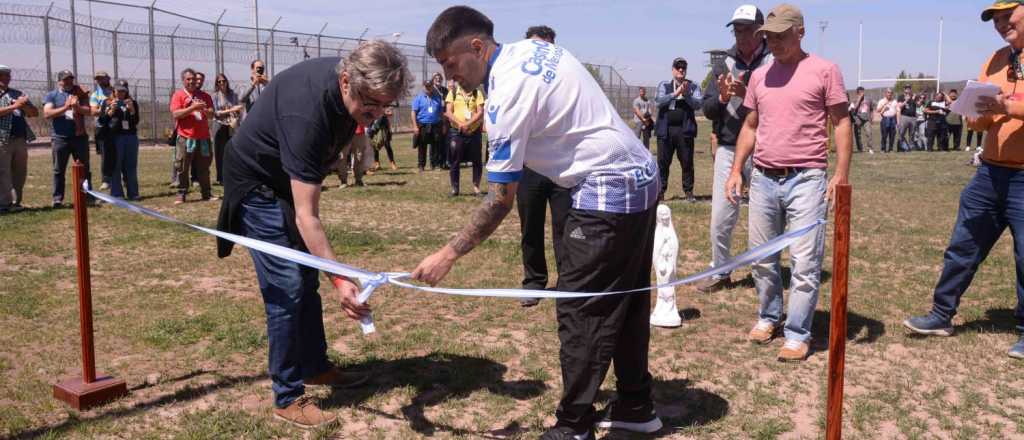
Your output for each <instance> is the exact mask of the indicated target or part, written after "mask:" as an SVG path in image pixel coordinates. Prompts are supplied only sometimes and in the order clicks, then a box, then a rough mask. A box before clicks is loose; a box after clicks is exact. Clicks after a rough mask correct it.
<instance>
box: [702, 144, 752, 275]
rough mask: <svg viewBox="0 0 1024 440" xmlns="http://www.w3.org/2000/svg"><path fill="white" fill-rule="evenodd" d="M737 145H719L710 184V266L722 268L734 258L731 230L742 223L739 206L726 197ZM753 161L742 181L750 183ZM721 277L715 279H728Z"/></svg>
mask: <svg viewBox="0 0 1024 440" xmlns="http://www.w3.org/2000/svg"><path fill="white" fill-rule="evenodd" d="M734 157H736V147H735V146H734V145H719V146H718V150H717V151H716V152H715V178H714V181H713V183H712V185H711V228H710V236H711V267H719V266H722V265H723V264H725V262H727V261H729V260H731V259H732V231H733V228H735V227H736V222H738V221H739V220H740V205H734V204H732V203H729V200H727V199H726V198H725V182H726V181H727V180H729V173H730V172H731V171H732V162H733V158H734ZM751 164H752V162H751V160H750V159H749V158H748V159H747V163H745V164H743V180H745V181H747V182H749V181H750V169H751V166H752V165H751ZM729 275H730V274H722V275H719V276H717V277H715V279H719V280H720V279H725V278H729Z"/></svg>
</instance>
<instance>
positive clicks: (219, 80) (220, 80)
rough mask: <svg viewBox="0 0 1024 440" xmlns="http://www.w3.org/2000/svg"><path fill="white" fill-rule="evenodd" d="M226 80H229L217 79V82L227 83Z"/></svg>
mask: <svg viewBox="0 0 1024 440" xmlns="http://www.w3.org/2000/svg"><path fill="white" fill-rule="evenodd" d="M226 82H227V81H224V80H222V79H218V80H217V84H224V83H226Z"/></svg>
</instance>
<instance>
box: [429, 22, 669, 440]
mask: <svg viewBox="0 0 1024 440" xmlns="http://www.w3.org/2000/svg"><path fill="white" fill-rule="evenodd" d="M493 32H494V25H493V23H491V21H490V20H489V19H488V18H487V17H486V16H484V15H483V14H481V13H480V12H478V11H476V10H474V9H472V8H469V7H465V6H454V7H451V8H448V9H446V10H445V11H444V12H442V13H441V15H439V16H438V17H437V19H436V20H435V21H434V23H433V25H432V26H431V27H430V31H429V32H428V33H427V52H428V53H430V54H431V55H432V56H433V57H434V58H435V59H436V60H437V61H438V63H440V64H441V66H442V67H443V68H444V70H445V74H446V76H448V77H449V78H453V79H455V81H456V82H458V83H459V84H460V85H461V86H462V87H463V88H464V89H473V88H476V87H477V86H479V85H481V84H483V85H484V89H485V90H486V95H487V105H486V107H485V116H484V122H485V124H486V125H487V134H488V138H489V139H488V144H489V149H490V151H491V155H490V161H489V162H488V163H487V180H488V185H489V186H490V188H489V191H488V197H487V199H486V200H485V201H484V202H483V204H482V205H481V206H480V208H478V209H477V210H476V212H474V213H473V215H472V219H471V221H470V223H469V224H468V225H467V226H466V227H465V228H464V229H463V230H462V231H460V232H459V233H458V234H457V235H456V236H455V238H453V239H452V240H451V241H450V242H449V243H448V244H447V245H445V246H444V247H443V248H442V249H441V250H439V251H437V252H436V253H434V254H433V255H431V256H429V257H427V258H426V259H424V260H423V261H422V262H421V263H420V264H419V266H417V267H416V269H415V270H414V271H413V277H414V278H415V279H417V280H420V281H423V282H426V283H428V284H431V285H433V284H436V283H437V282H439V281H440V280H441V279H442V278H444V276H445V275H446V274H447V273H448V271H449V270H451V268H452V265H453V264H454V263H455V260H457V259H458V258H459V257H461V256H463V255H465V254H466V253H468V252H469V251H470V250H472V249H473V248H474V247H476V246H477V245H478V244H480V242H481V241H482V240H484V239H485V238H487V237H488V236H489V235H490V234H491V233H492V232H494V230H495V229H496V228H497V227H498V225H499V224H500V223H501V221H502V220H503V219H504V218H505V216H506V215H507V214H508V212H509V211H510V210H511V209H512V207H513V204H514V201H515V194H516V190H517V188H518V183H519V180H520V178H521V176H522V170H523V167H524V166H527V167H529V168H530V169H532V170H533V171H536V172H537V173H539V174H541V175H543V176H545V177H547V178H549V179H551V180H552V181H553V182H554V183H555V184H556V185H559V186H561V187H563V188H570V189H571V194H572V206H571V208H570V209H569V212H568V215H567V217H566V219H565V227H564V237H565V238H564V241H563V248H564V251H565V255H564V257H565V258H564V261H563V262H562V264H560V265H559V268H558V270H559V274H558V275H559V276H558V285H557V289H558V290H561V291H572V292H600V291H618V290H627V289H638V288H639V289H643V288H646V287H649V286H650V270H651V254H652V248H653V238H654V222H655V216H654V212H655V209H654V207H655V205H656V204H657V200H658V191H659V189H660V182H659V179H658V167H657V163H656V161H655V160H654V158H653V157H652V156H651V154H650V153H649V152H648V151H647V149H646V148H644V146H643V144H641V143H640V141H639V140H638V139H637V138H636V136H635V135H633V133H632V131H631V130H630V128H629V126H628V125H626V123H625V122H624V121H623V120H622V118H620V117H619V115H618V113H617V112H616V110H615V108H614V107H613V106H612V105H611V103H610V102H609V101H608V98H607V97H605V95H604V92H603V91H602V90H601V88H600V87H599V86H598V84H597V82H595V81H594V79H593V77H592V76H591V75H590V73H589V72H588V71H587V69H586V68H585V67H584V66H583V64H581V63H580V62H579V61H578V60H576V58H575V57H573V56H572V54H570V53H569V51H567V50H565V49H564V48H562V47H559V46H556V45H554V44H550V43H547V42H544V41H540V40H523V41H519V42H516V43H510V44H505V45H498V44H497V43H495V42H494V38H493ZM556 307H557V318H558V337H559V340H560V342H561V348H560V352H559V357H560V362H561V367H562V385H563V395H562V400H561V402H560V403H559V405H558V410H557V412H556V417H557V419H558V421H557V423H556V425H555V427H553V428H552V429H550V430H549V431H547V432H546V433H545V434H544V436H542V437H541V438H542V439H590V438H593V429H594V426H595V425H597V426H598V427H604V428H621V429H628V430H633V431H638V432H654V431H657V430H658V429H660V428H661V426H662V424H661V421H660V420H659V419H658V417H657V415H655V413H654V406H653V403H652V401H651V375H650V373H649V372H648V367H647V350H648V343H649V339H650V328H649V325H648V316H649V314H650V294H649V293H648V292H646V291H644V292H643V293H634V294H623V295H610V296H597V297H589V298H583V299H560V300H558V301H557V302H556ZM612 360H614V361H615V362H614V363H615V376H616V379H617V381H616V388H617V390H616V391H617V398H616V399H615V400H614V401H613V403H611V404H610V405H609V407H608V408H607V411H606V412H605V416H604V418H600V417H598V416H597V414H596V412H595V411H594V407H593V403H594V400H595V398H596V397H597V392H598V390H599V388H600V386H601V382H602V381H603V380H604V376H605V374H606V373H607V371H608V368H609V366H610V364H611V363H612Z"/></svg>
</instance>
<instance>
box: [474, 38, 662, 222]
mask: <svg viewBox="0 0 1024 440" xmlns="http://www.w3.org/2000/svg"><path fill="white" fill-rule="evenodd" d="M485 89H486V90H487V101H486V104H487V105H486V107H485V112H484V123H485V124H486V126H487V136H488V148H489V149H490V152H491V158H490V161H489V162H488V163H487V180H489V181H491V182H498V183H508V182H515V181H518V180H519V178H520V177H521V174H522V169H523V166H524V165H525V166H527V167H530V169H532V170H534V171H536V172H537V173H538V174H541V175H543V176H545V177H547V178H549V179H551V181H552V182H554V183H555V184H556V185H558V186H561V187H563V188H571V189H572V190H571V194H572V206H573V208H575V209H580V210H593V211H602V212H611V213H621V214H630V213H635V212H643V211H646V210H647V209H649V208H651V207H653V206H654V205H655V204H656V203H657V199H658V191H659V188H660V184H659V181H658V166H657V162H656V161H655V160H654V157H652V156H651V153H650V152H649V151H648V150H647V148H645V147H644V146H643V144H642V143H640V140H639V139H637V137H636V135H635V134H633V131H632V130H631V129H630V128H629V126H628V125H626V123H625V121H623V120H622V118H621V117H620V116H619V114H618V112H617V111H616V110H615V108H614V107H613V106H612V104H611V102H609V101H608V98H607V97H606V96H605V94H604V92H603V91H602V90H601V87H600V86H599V85H598V84H597V82H596V81H594V78H593V76H592V75H591V74H590V72H589V71H587V69H586V68H585V67H584V66H583V64H582V63H580V62H579V61H577V60H576V58H575V57H573V56H572V54H570V53H569V51H567V50H565V49H564V48H562V47H559V46H556V45H554V44H549V43H545V42H543V41H539V40H523V41H519V42H517V43H511V44H506V45H503V46H499V47H498V49H496V50H495V52H494V54H493V55H492V57H491V60H490V63H489V72H488V75H487V83H486V84H485Z"/></svg>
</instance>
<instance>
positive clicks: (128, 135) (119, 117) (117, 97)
mask: <svg viewBox="0 0 1024 440" xmlns="http://www.w3.org/2000/svg"><path fill="white" fill-rule="evenodd" d="M97 121H98V122H99V124H100V126H101V127H103V128H104V129H105V130H106V132H107V133H108V134H109V136H110V139H109V140H110V142H111V144H112V145H113V147H114V148H112V149H110V150H109V151H110V152H111V153H113V154H112V156H111V157H110V158H108V160H110V161H111V162H112V163H113V166H112V167H111V169H112V172H111V174H110V195H112V196H114V197H118V198H123V197H124V196H125V190H127V192H128V200H138V199H139V176H138V166H139V137H138V135H137V134H136V133H137V130H138V125H139V107H138V104H137V103H136V102H135V100H134V99H132V96H131V94H130V93H129V91H128V82H127V81H121V82H120V83H119V84H118V85H117V86H116V87H114V89H113V93H111V96H110V97H109V98H108V99H106V100H104V101H103V103H102V104H101V105H100V111H99V117H98V118H97ZM122 182H123V185H122Z"/></svg>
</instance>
